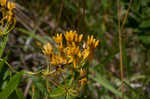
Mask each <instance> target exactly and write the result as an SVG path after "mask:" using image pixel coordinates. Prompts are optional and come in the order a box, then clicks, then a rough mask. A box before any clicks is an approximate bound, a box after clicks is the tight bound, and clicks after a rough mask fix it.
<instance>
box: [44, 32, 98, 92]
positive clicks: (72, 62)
mask: <svg viewBox="0 0 150 99" xmlns="http://www.w3.org/2000/svg"><path fill="white" fill-rule="evenodd" d="M53 40H54V41H55V42H56V48H54V47H53V46H52V45H51V44H50V43H47V44H45V45H44V46H43V49H42V52H43V53H44V55H45V56H47V58H48V59H49V65H48V66H50V67H49V68H53V70H55V71H56V72H57V71H59V72H62V71H61V70H65V69H66V71H67V72H70V74H71V75H72V78H73V79H74V80H75V81H77V82H78V84H77V85H76V86H78V87H79V86H81V88H82V87H83V86H84V85H85V84H86V83H87V81H88V80H87V77H86V76H87V67H86V68H85V66H84V64H85V63H86V62H87V61H91V60H92V59H93V55H94V49H95V48H96V47H97V46H98V44H99V40H96V39H95V38H94V37H93V36H88V39H87V41H85V42H83V34H80V35H79V34H77V32H76V31H72V30H70V31H67V32H65V34H62V33H60V34H56V36H54V37H53ZM61 66H63V68H61ZM49 68H48V69H49ZM58 68H59V69H58ZM47 71H49V72H52V70H47ZM76 73H79V75H78V77H76V76H75V75H77V74H76ZM48 74H49V73H48ZM62 74H63V73H61V75H59V77H62ZM65 77H67V76H65ZM63 79H65V78H63ZM76 89H79V88H76Z"/></svg>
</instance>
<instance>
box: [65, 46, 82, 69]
mask: <svg viewBox="0 0 150 99" xmlns="http://www.w3.org/2000/svg"><path fill="white" fill-rule="evenodd" d="M67 55H68V57H69V63H73V66H74V68H76V66H77V64H79V63H80V57H81V52H80V48H79V46H76V45H75V44H73V45H72V46H71V47H68V50H67Z"/></svg>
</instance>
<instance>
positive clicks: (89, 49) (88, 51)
mask: <svg viewBox="0 0 150 99" xmlns="http://www.w3.org/2000/svg"><path fill="white" fill-rule="evenodd" d="M98 44H99V40H96V39H95V38H93V36H88V40H87V42H86V44H85V46H86V47H85V49H84V51H83V52H82V56H83V59H86V58H87V57H88V58H89V60H90V61H91V60H92V59H93V52H94V49H95V48H96V47H97V46H98Z"/></svg>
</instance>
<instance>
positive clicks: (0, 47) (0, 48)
mask: <svg viewBox="0 0 150 99" xmlns="http://www.w3.org/2000/svg"><path fill="white" fill-rule="evenodd" d="M7 41H8V34H7V35H4V36H3V40H2V41H1V42H0V58H1V57H2V54H3V52H4V49H5V46H6V43H7Z"/></svg>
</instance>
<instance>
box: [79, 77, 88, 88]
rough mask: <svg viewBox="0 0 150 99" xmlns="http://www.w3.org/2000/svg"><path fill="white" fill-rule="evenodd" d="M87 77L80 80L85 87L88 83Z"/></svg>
mask: <svg viewBox="0 0 150 99" xmlns="http://www.w3.org/2000/svg"><path fill="white" fill-rule="evenodd" d="M87 81H88V80H87V78H85V77H84V78H82V79H81V80H79V82H80V84H81V87H83V86H84V85H85V84H86V83H87Z"/></svg>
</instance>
